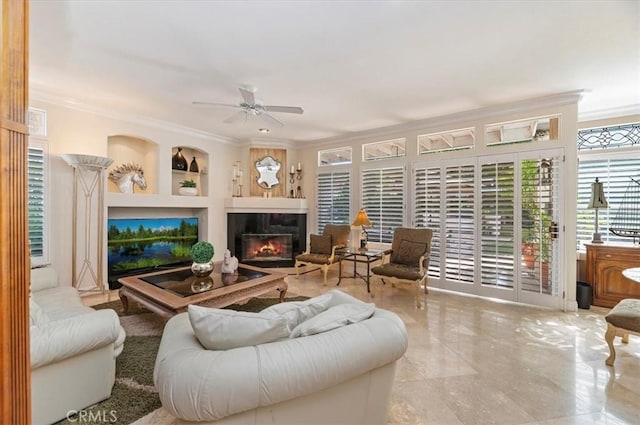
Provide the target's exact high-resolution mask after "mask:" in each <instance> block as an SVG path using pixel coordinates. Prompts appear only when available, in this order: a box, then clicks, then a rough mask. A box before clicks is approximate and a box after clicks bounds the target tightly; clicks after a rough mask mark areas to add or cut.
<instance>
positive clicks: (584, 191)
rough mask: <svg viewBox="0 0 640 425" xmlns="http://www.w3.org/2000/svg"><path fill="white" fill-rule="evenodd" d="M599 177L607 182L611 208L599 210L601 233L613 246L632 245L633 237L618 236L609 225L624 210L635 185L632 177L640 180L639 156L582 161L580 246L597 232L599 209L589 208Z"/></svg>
mask: <svg viewBox="0 0 640 425" xmlns="http://www.w3.org/2000/svg"><path fill="white" fill-rule="evenodd" d="M596 177H598V178H599V179H600V182H602V183H603V186H604V193H605V197H606V199H607V202H608V204H609V208H607V209H600V210H598V231H599V232H600V233H601V234H602V241H603V242H604V243H610V244H627V245H628V244H632V243H633V238H626V237H621V236H616V235H614V234H613V233H611V232H609V226H610V224H611V222H612V221H613V219H614V218H615V215H616V212H617V211H618V209H619V208H620V203H621V201H622V198H623V197H624V194H625V192H626V190H627V188H628V187H629V183H631V179H630V178H629V177H633V178H635V179H636V180H638V178H639V177H640V158H638V155H637V154H632V155H629V158H623V159H596V160H588V159H580V162H579V164H578V208H577V219H576V225H577V229H576V237H577V247H578V248H582V244H583V243H589V242H591V239H592V238H593V232H594V231H595V210H592V209H587V205H589V200H590V199H591V183H593V182H595V181H596Z"/></svg>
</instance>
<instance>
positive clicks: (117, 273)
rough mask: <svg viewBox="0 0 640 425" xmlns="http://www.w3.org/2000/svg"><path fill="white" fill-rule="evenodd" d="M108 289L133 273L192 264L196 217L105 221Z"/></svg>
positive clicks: (196, 228)
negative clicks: (191, 250) (191, 253)
mask: <svg viewBox="0 0 640 425" xmlns="http://www.w3.org/2000/svg"><path fill="white" fill-rule="evenodd" d="M107 229H108V230H107V247H108V255H107V275H108V281H109V289H117V288H119V287H120V286H121V285H120V283H119V282H118V279H119V278H121V277H124V276H130V275H132V274H139V273H146V272H149V271H153V270H156V269H158V270H160V269H164V268H172V267H180V266H185V265H189V264H191V262H192V261H191V257H190V254H189V251H190V249H191V246H193V244H194V243H196V242H198V218H197V217H171V218H164V217H163V218H155V217H154V218H110V219H108V221H107Z"/></svg>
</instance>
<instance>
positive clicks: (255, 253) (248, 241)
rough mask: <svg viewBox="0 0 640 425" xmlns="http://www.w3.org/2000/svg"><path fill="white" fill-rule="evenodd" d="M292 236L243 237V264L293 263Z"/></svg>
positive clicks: (252, 235)
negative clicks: (251, 262) (250, 262)
mask: <svg viewBox="0 0 640 425" xmlns="http://www.w3.org/2000/svg"><path fill="white" fill-rule="evenodd" d="M291 239H292V237H291V234H267V235H261V234H258V235H254V234H251V233H245V234H243V235H242V250H241V252H242V256H241V257H239V258H240V261H241V262H242V263H245V264H246V263H247V262H249V261H253V262H271V261H291V260H292V259H293V249H292V247H291Z"/></svg>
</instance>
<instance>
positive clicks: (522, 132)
mask: <svg viewBox="0 0 640 425" xmlns="http://www.w3.org/2000/svg"><path fill="white" fill-rule="evenodd" d="M559 122H560V117H557V116H552V117H542V118H527V119H524V120H518V121H509V122H502V123H497V124H490V125H487V126H486V128H485V144H486V145H487V146H493V145H506V144H511V143H524V142H538V141H550V140H558V130H559V128H558V127H559Z"/></svg>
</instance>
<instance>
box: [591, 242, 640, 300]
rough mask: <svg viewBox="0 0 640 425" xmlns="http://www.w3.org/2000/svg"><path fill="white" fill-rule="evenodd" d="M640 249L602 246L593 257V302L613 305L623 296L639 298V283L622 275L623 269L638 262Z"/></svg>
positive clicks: (623, 297) (635, 265) (634, 265)
mask: <svg viewBox="0 0 640 425" xmlns="http://www.w3.org/2000/svg"><path fill="white" fill-rule="evenodd" d="M638 254H640V251H637V249H634V248H629V249H628V250H626V249H624V248H618V247H616V248H611V249H606V247H603V248H601V249H599V250H598V251H597V254H596V259H595V276H594V277H595V287H594V291H595V292H594V301H593V304H594V305H597V306H601V307H613V306H615V305H616V304H617V303H618V302H619V301H620V300H623V299H625V298H640V284H639V283H636V282H634V281H632V280H630V279H627V278H626V277H624V276H623V275H622V271H623V270H624V269H627V268H630V267H637V266H638V264H640V255H638Z"/></svg>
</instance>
